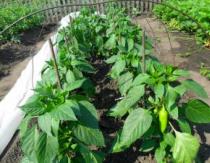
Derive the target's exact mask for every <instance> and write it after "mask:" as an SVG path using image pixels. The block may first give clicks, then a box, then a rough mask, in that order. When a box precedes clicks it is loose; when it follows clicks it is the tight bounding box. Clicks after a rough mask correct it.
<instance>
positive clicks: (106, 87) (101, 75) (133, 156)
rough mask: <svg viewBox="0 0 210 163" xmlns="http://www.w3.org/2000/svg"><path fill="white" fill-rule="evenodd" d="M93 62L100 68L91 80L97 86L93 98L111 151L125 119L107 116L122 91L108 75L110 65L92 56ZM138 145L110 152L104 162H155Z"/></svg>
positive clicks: (108, 148) (106, 150) (107, 148)
mask: <svg viewBox="0 0 210 163" xmlns="http://www.w3.org/2000/svg"><path fill="white" fill-rule="evenodd" d="M91 62H92V65H93V66H94V67H95V68H96V69H97V70H98V71H97V73H96V74H93V75H91V76H90V78H91V81H93V83H94V85H95V86H96V95H95V97H94V98H93V99H94V101H93V103H94V105H95V107H96V108H97V111H98V114H99V117H100V121H99V125H100V128H101V130H102V132H103V134H104V136H105V141H106V144H107V147H106V149H104V151H105V152H109V150H110V148H111V146H112V142H113V141H114V138H115V137H116V134H117V131H119V130H120V129H121V128H122V126H123V121H122V120H118V119H114V118H112V117H109V116H107V112H108V111H109V110H110V109H111V108H112V107H113V106H114V105H115V104H116V103H117V99H118V98H119V97H120V93H119V92H118V89H117V83H116V82H115V81H114V80H111V79H109V77H108V72H109V70H110V66H108V65H107V64H106V63H105V62H104V60H103V58H97V57H96V58H92V60H91ZM138 147H139V142H137V143H136V144H135V145H134V146H133V147H131V148H129V149H127V150H125V151H124V152H120V153H116V154H108V155H107V156H106V159H105V161H104V163H141V162H145V161H146V162H151V163H152V162H154V160H153V159H152V156H151V155H149V156H148V155H145V156H144V155H143V154H142V153H140V152H139V151H138Z"/></svg>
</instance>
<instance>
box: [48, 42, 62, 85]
mask: <svg viewBox="0 0 210 163" xmlns="http://www.w3.org/2000/svg"><path fill="white" fill-rule="evenodd" d="M49 44H50V51H51V56H52V60H53V64H54V70H55V75H56V78H57V84H58V87H60V88H61V89H62V86H61V80H60V76H59V72H58V65H57V62H56V58H55V52H54V49H53V43H52V40H51V39H49Z"/></svg>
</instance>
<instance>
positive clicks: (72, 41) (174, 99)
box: [20, 7, 210, 163]
mask: <svg viewBox="0 0 210 163" xmlns="http://www.w3.org/2000/svg"><path fill="white" fill-rule="evenodd" d="M141 40H142V31H141V28H140V27H137V26H136V25H134V24H132V23H131V20H130V19H129V17H127V16H126V14H125V11H124V10H122V9H118V8H113V7H111V8H110V9H109V10H108V12H107V15H106V16H100V15H97V14H95V13H94V11H91V10H89V9H83V10H82V11H81V13H80V15H79V16H78V17H77V18H75V19H74V20H73V22H72V23H71V24H70V25H69V26H68V27H66V28H64V29H62V30H61V31H60V32H59V34H58V36H57V43H56V46H57V48H58V56H57V62H58V70H59V76H60V80H61V85H62V89H60V88H57V84H56V83H57V81H56V76H55V74H54V67H53V63H52V61H49V62H48V63H47V64H46V66H45V67H44V68H43V71H42V81H41V82H40V83H39V84H38V85H37V87H36V89H35V90H34V91H35V94H34V96H32V97H31V98H30V100H29V101H28V102H27V103H26V104H25V105H24V106H22V110H23V111H24V112H25V113H26V116H25V118H24V121H23V123H22V125H21V127H20V128H21V130H20V131H21V132H20V134H21V138H22V141H21V142H22V149H23V152H24V156H25V157H24V159H23V161H31V162H38V163H42V162H53V161H55V162H86V163H90V162H91V163H92V162H94V163H101V162H103V158H104V154H103V153H102V152H100V151H101V149H100V147H103V146H105V142H104V138H103V135H102V132H101V131H100V130H99V126H98V118H97V111H96V109H95V107H94V106H93V105H92V104H91V102H90V101H91V98H90V97H93V96H92V95H94V86H93V84H92V82H91V80H90V79H89V78H88V74H90V73H93V74H94V73H95V72H96V71H97V70H95V69H94V67H93V66H92V65H91V64H90V60H91V57H93V56H94V55H97V56H100V57H101V58H103V59H104V60H106V62H107V63H108V64H109V65H110V67H111V69H110V72H109V73H108V75H109V76H110V77H111V79H113V80H116V82H117V86H118V89H119V92H120V94H121V96H122V97H121V98H120V99H121V100H120V101H118V102H117V103H116V105H115V106H113V108H112V109H111V110H110V111H109V113H108V115H109V116H112V117H115V118H121V119H122V120H123V121H124V125H123V127H122V129H121V130H120V131H119V132H118V135H117V136H116V139H115V141H114V143H113V146H112V148H111V152H121V151H123V150H125V149H127V148H129V147H130V146H132V144H133V143H135V142H136V141H140V142H141V145H140V146H139V150H140V151H142V152H154V154H155V159H156V160H157V162H160V163H161V162H170V161H175V162H192V161H193V160H194V159H195V158H196V155H197V152H198V150H199V141H198V140H197V138H196V137H194V136H193V135H192V132H193V131H192V128H191V123H210V108H209V106H208V105H207V104H205V103H204V102H203V101H201V100H198V99H191V100H183V96H184V95H185V94H186V93H187V92H188V91H191V92H193V93H195V94H196V95H197V96H198V97H201V98H207V97H208V96H207V93H206V92H205V90H204V89H203V88H202V87H201V86H200V85H199V84H198V83H197V82H195V81H193V80H190V79H185V80H179V79H180V78H186V77H187V78H189V76H190V74H189V73H188V71H186V70H181V69H178V68H176V67H173V66H171V65H163V64H161V63H160V62H159V61H157V59H155V58H154V57H153V56H152V43H151V41H150V40H149V38H147V37H146V38H145V53H146V54H145V65H146V66H145V68H146V69H145V71H143V70H142V67H143V64H142V63H143V62H142V59H143V57H142V48H143V47H142V43H141ZM113 100H114V99H113ZM35 120H37V123H33V124H32V127H31V126H30V125H29V124H30V122H31V121H32V122H33V121H35Z"/></svg>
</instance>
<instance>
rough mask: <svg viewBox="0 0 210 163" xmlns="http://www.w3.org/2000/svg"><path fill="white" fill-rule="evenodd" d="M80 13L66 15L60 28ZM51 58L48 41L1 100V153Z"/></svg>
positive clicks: (19, 121) (15, 128)
mask: <svg viewBox="0 0 210 163" xmlns="http://www.w3.org/2000/svg"><path fill="white" fill-rule="evenodd" d="M78 15H79V12H74V13H70V14H69V15H67V16H66V17H64V18H63V19H62V20H61V22H60V25H61V26H60V28H59V29H61V28H63V27H65V26H67V25H68V24H69V22H70V17H71V18H74V17H76V16H78ZM55 38H56V34H55V35H54V36H53V37H52V40H53V42H54V41H55ZM50 58H51V51H50V46H49V43H48V41H46V42H45V44H44V45H43V47H42V48H41V50H40V51H39V52H38V53H37V54H36V55H35V56H34V57H33V59H31V60H30V61H29V63H28V65H27V66H26V68H25V69H24V70H23V71H22V73H21V75H20V77H19V78H18V80H17V81H16V83H15V85H14V86H13V88H12V89H11V90H10V91H9V93H8V94H7V95H6V96H5V97H4V99H3V100H2V101H1V102H0V154H1V153H2V152H3V151H4V149H5V147H6V146H7V145H8V143H9V142H10V140H11V138H12V137H13V135H14V133H15V132H16V130H17V129H18V126H19V125H20V123H21V120H22V119H23V117H24V113H23V112H22V111H21V109H20V108H19V107H20V106H22V105H23V104H25V102H26V101H27V100H28V98H29V97H30V96H32V95H33V93H34V92H33V90H32V89H33V86H35V85H36V83H37V82H38V81H40V80H41V70H42V67H43V66H44V65H45V63H46V61H47V60H49V59H50ZM32 80H33V81H32Z"/></svg>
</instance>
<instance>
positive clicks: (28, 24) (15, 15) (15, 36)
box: [0, 2, 43, 41]
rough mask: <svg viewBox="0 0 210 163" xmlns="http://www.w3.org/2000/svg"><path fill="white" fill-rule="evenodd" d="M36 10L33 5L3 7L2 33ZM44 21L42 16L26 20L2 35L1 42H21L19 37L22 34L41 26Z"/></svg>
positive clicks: (0, 9)
mask: <svg viewBox="0 0 210 163" xmlns="http://www.w3.org/2000/svg"><path fill="white" fill-rule="evenodd" d="M35 9H36V7H33V6H32V5H27V4H25V5H20V4H18V3H15V2H14V3H10V4H7V5H6V6H4V7H1V8H0V17H1V19H0V31H2V30H3V29H4V28H6V27H7V26H8V25H10V24H11V23H13V22H14V21H16V20H17V19H19V18H21V17H22V16H25V15H27V14H29V13H31V12H32V11H34V10H35ZM42 21H43V17H42V16H41V15H35V16H32V17H30V18H28V19H25V20H23V21H22V22H20V23H18V24H17V25H15V26H14V27H12V28H10V29H9V30H8V31H6V32H4V33H3V34H2V35H0V40H1V41H19V35H20V34H21V32H23V31H25V30H28V29H31V28H34V27H36V26H39V25H41V23H42Z"/></svg>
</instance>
